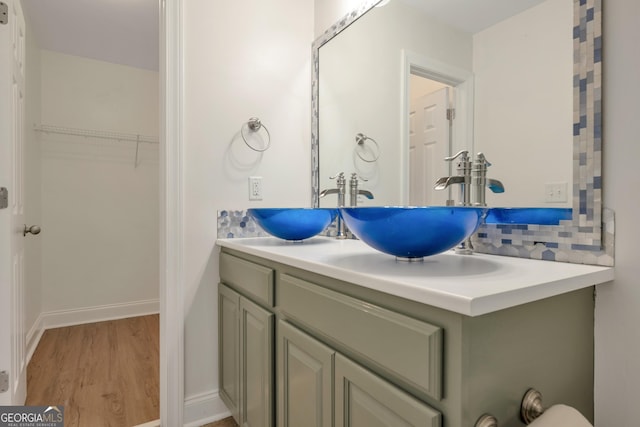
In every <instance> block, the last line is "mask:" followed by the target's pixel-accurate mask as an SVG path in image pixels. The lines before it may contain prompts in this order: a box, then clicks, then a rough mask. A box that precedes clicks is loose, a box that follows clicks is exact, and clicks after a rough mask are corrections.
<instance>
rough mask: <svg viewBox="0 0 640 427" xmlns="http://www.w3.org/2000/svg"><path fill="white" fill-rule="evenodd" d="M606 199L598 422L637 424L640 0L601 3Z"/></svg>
mask: <svg viewBox="0 0 640 427" xmlns="http://www.w3.org/2000/svg"><path fill="white" fill-rule="evenodd" d="M603 14H604V22H603V25H604V32H603V33H604V36H603V41H604V47H603V50H604V51H603V60H604V69H603V83H602V86H603V102H604V107H603V110H604V116H603V126H604V138H603V144H605V145H604V165H603V182H604V204H605V206H607V207H609V208H612V209H614V210H615V214H616V248H615V250H616V254H615V261H616V280H615V281H614V282H613V283H610V284H605V285H602V286H599V287H598V297H597V300H596V362H595V370H596V377H595V382H596V385H595V399H596V425H597V426H599V427H608V426H616V427H633V426H637V425H639V423H640V421H638V415H637V414H636V413H635V410H636V408H637V402H638V401H640V388H638V384H640V328H639V325H640V286H638V282H639V280H640V279H639V278H640V262H638V260H639V258H640V257H639V256H638V240H639V238H640V225H639V224H638V209H640V201H639V195H640V191H639V190H638V189H640V168H638V164H637V162H638V160H639V159H640V143H639V141H638V139H639V137H640V104H639V100H640V84H638V82H637V79H638V72H639V70H640V45H638V40H640V26H638V21H640V2H638V1H636V0H610V1H606V0H605V1H603Z"/></svg>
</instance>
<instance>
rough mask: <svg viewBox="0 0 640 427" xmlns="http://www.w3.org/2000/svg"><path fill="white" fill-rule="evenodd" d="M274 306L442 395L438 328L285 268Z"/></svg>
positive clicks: (395, 373) (380, 365) (426, 390)
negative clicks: (304, 278)
mask: <svg viewBox="0 0 640 427" xmlns="http://www.w3.org/2000/svg"><path fill="white" fill-rule="evenodd" d="M278 306H279V308H280V309H281V310H282V311H283V312H284V313H285V314H286V315H288V316H290V317H291V318H292V319H295V320H298V321H299V322H301V323H302V324H304V325H305V326H306V328H307V329H309V330H315V331H317V332H318V333H320V334H322V335H323V336H325V337H326V338H328V339H330V340H333V341H335V342H337V343H339V344H340V345H341V346H343V347H344V348H347V349H349V350H351V351H352V352H354V353H355V354H357V355H359V356H360V357H361V358H363V359H365V360H368V361H370V362H372V363H373V365H374V366H377V367H378V368H381V369H382V370H383V371H386V372H387V373H388V374H390V375H393V376H396V377H398V378H399V379H401V380H402V381H405V382H406V383H408V384H411V385H412V386H413V387H416V388H418V389H420V390H422V391H423V392H424V393H426V394H427V395H429V396H431V397H433V398H435V399H441V397H442V375H443V374H442V357H443V330H442V328H440V327H438V326H434V325H431V324H429V323H425V322H422V321H419V320H416V319H414V318H412V317H408V316H405V315H403V314H400V313H397V312H394V311H390V310H387V309H384V308H381V307H378V306H375V305H372V304H369V303H367V302H365V301H361V300H358V299H356V298H352V297H349V296H346V295H343V294H339V293H337V292H334V291H332V290H330V289H326V288H323V287H320V286H317V285H314V284H313V283H310V282H307V281H305V280H301V279H298V278H296V277H293V276H290V275H287V274H282V275H280V280H279V281H278Z"/></svg>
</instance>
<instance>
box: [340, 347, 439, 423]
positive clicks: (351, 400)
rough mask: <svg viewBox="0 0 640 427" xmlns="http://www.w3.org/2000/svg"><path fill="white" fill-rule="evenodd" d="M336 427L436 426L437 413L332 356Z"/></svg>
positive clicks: (346, 360)
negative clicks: (333, 363) (333, 358)
mask: <svg viewBox="0 0 640 427" xmlns="http://www.w3.org/2000/svg"><path fill="white" fill-rule="evenodd" d="M335 406H336V417H335V421H336V423H335V426H336V427H418V426H419V427H439V426H440V425H441V416H440V413H439V412H438V411H436V410H435V409H433V408H431V407H429V406H428V405H426V404H425V403H423V402H421V401H419V400H417V399H416V398H414V397H412V396H410V395H409V394H407V393H405V392H404V391H402V390H400V389H398V388H397V387H395V386H394V385H392V384H391V383H388V382H386V381H385V380H383V379H381V378H380V377H378V376H376V375H374V374H373V373H371V372H369V371H368V370H366V369H365V368H363V367H362V366H360V365H357V364H355V363H354V362H352V361H350V360H349V359H347V358H345V357H344V356H341V355H340V354H336V356H335Z"/></svg>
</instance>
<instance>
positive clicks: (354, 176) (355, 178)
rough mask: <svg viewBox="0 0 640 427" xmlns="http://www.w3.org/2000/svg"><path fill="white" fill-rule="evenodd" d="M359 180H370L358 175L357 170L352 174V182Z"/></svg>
mask: <svg viewBox="0 0 640 427" xmlns="http://www.w3.org/2000/svg"><path fill="white" fill-rule="evenodd" d="M358 180H360V181H364V182H367V181H369V180H368V179H366V178H363V177H361V176H360V175H358V174H357V173H356V172H353V173H352V174H351V182H352V183H353V182H356V183H357V182H358Z"/></svg>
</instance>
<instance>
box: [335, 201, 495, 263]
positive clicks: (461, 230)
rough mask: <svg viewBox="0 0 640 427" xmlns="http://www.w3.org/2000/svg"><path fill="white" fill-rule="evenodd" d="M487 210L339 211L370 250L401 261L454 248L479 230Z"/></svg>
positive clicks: (344, 209)
mask: <svg viewBox="0 0 640 427" xmlns="http://www.w3.org/2000/svg"><path fill="white" fill-rule="evenodd" d="M486 211H487V209H486V208H474V207H461V206H428V207H396V206H382V207H356V208H340V214H341V215H342V218H343V219H344V221H345V223H346V224H347V227H348V228H349V229H350V230H351V231H352V232H353V234H355V235H356V236H357V237H358V238H359V239H360V240H362V241H363V242H365V243H366V244H368V245H369V246H371V247H373V248H375V249H377V250H379V251H381V252H385V253H387V254H390V255H395V256H397V257H400V258H422V257H425V256H429V255H435V254H437V253H440V252H444V251H446V250H448V249H451V248H453V247H454V246H456V245H457V244H458V243H460V242H462V241H463V240H465V239H466V238H467V237H469V236H470V235H471V234H473V232H474V231H475V230H476V229H477V228H478V225H479V224H480V222H481V220H482V218H483V217H484V214H485V212H486Z"/></svg>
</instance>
